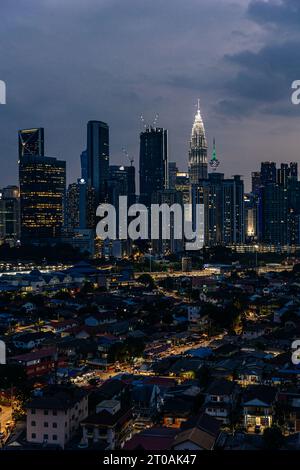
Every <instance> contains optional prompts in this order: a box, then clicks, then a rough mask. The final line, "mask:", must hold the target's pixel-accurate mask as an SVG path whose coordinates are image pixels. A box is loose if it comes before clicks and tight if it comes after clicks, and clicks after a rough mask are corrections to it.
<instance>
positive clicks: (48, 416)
mask: <svg viewBox="0 0 300 470" xmlns="http://www.w3.org/2000/svg"><path fill="white" fill-rule="evenodd" d="M87 415H88V395H87V393H86V392H85V391H84V390H83V389H79V388H77V387H62V386H52V387H48V388H47V389H45V390H43V391H40V392H39V395H38V396H35V397H33V398H32V399H31V400H30V401H29V403H28V404H27V418H26V439H27V442H29V443H32V444H40V445H42V446H43V447H45V446H47V445H57V446H59V447H61V448H62V449H64V448H65V446H66V444H67V443H68V442H69V441H70V439H71V438H72V437H73V436H74V435H75V433H76V432H77V431H78V429H79V425H80V422H81V421H82V420H83V419H85V418H86V417H87Z"/></svg>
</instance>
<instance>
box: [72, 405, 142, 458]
mask: <svg viewBox="0 0 300 470" xmlns="http://www.w3.org/2000/svg"><path fill="white" fill-rule="evenodd" d="M132 425H133V421H132V408H131V407H130V406H128V404H127V406H125V405H121V402H120V401H119V400H103V401H102V402H100V403H99V404H98V405H97V407H96V412H95V413H93V414H92V415H89V416H88V417H87V418H86V419H84V420H83V421H82V423H81V426H82V441H81V443H82V445H86V446H89V445H93V446H95V445H97V444H99V445H101V448H105V449H106V450H114V449H121V448H122V447H123V446H124V444H125V442H126V441H127V440H129V439H130V438H131V435H132V428H133V426H132Z"/></svg>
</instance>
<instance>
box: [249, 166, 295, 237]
mask: <svg viewBox="0 0 300 470" xmlns="http://www.w3.org/2000/svg"><path fill="white" fill-rule="evenodd" d="M261 173H262V174H264V177H263V178H262V181H261V188H260V192H259V202H258V207H259V239H260V240H261V241H262V242H263V243H265V244H270V245H296V244H299V241H300V237H299V235H300V233H299V232H300V230H299V220H300V209H299V207H300V183H299V182H298V166H297V163H290V164H287V163H281V165H280V167H279V168H276V164H275V163H262V164H261Z"/></svg>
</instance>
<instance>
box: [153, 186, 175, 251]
mask: <svg viewBox="0 0 300 470" xmlns="http://www.w3.org/2000/svg"><path fill="white" fill-rule="evenodd" d="M152 201H153V203H154V204H158V205H162V204H166V205H167V206H169V207H170V208H171V207H172V206H173V205H174V204H176V205H180V206H181V207H182V204H183V200H182V194H181V193H180V192H179V191H176V189H164V190H162V191H157V192H156V193H154V194H153V200H152ZM181 223H182V224H183V216H182V219H181ZM159 224H160V225H159V238H158V239H156V240H152V248H153V251H154V253H159V254H163V255H166V254H170V253H178V252H180V251H183V237H182V238H180V239H176V238H175V215H174V213H173V212H172V211H170V218H169V220H168V221H167V224H168V226H167V227H164V229H166V228H167V230H169V234H168V235H169V236H168V237H167V238H163V230H162V227H163V224H166V221H165V220H163V218H162V217H160V221H159Z"/></svg>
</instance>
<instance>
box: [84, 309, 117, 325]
mask: <svg viewBox="0 0 300 470" xmlns="http://www.w3.org/2000/svg"><path fill="white" fill-rule="evenodd" d="M116 321H117V317H116V315H115V314H114V313H112V312H99V313H94V314H92V315H89V316H87V317H86V318H85V320H84V324H85V325H87V326H101V325H107V324H110V323H116Z"/></svg>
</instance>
